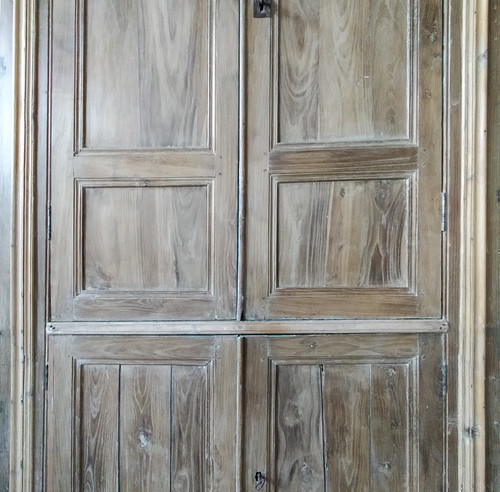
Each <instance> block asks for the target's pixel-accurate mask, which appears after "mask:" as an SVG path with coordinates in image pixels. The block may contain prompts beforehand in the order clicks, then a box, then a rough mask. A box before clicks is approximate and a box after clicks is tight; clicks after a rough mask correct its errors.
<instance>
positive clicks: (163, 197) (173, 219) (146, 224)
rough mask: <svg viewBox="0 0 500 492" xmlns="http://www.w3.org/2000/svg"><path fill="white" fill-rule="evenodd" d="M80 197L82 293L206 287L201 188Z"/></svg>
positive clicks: (122, 190) (99, 191)
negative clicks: (81, 201) (89, 291)
mask: <svg viewBox="0 0 500 492" xmlns="http://www.w3.org/2000/svg"><path fill="white" fill-rule="evenodd" d="M83 194H84V195H83V203H84V205H83V210H82V214H83V226H82V229H83V230H82V236H83V238H82V242H83V247H82V248H83V252H82V256H83V265H82V269H83V272H82V277H83V278H82V284H83V285H82V287H83V289H84V290H92V289H97V290H129V291H134V290H136V291H144V290H157V291H158V290H159V291H161V290H164V291H186V290H195V291H196V290H198V291H206V290H207V289H208V288H209V257H210V243H209V238H210V232H209V230H208V227H209V214H210V210H209V209H208V207H209V190H208V189H207V187H206V186H165V187H159V186H154V185H153V187H149V186H147V187H139V188H133V187H128V188H127V187H119V188H112V187H107V188H106V187H102V188H86V189H84V191H83ZM187 224H189V227H186V225H187Z"/></svg>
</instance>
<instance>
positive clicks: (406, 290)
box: [267, 169, 418, 298]
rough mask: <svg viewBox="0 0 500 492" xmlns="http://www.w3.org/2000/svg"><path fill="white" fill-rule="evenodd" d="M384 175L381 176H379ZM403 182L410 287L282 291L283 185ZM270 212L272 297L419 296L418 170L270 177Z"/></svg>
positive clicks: (270, 283)
mask: <svg viewBox="0 0 500 492" xmlns="http://www.w3.org/2000/svg"><path fill="white" fill-rule="evenodd" d="M379 173H380V174H379ZM382 179H387V180H401V181H406V183H407V189H406V194H407V212H406V215H407V221H408V225H407V235H408V272H407V275H408V284H407V286H406V287H382V288H380V287H375V286H374V287H370V286H368V287H360V288H353V287H332V288H280V287H279V286H278V238H277V234H278V217H277V215H278V186H279V185H280V184H282V183H313V182H319V181H321V182H325V181H371V180H382ZM269 180H270V186H269V194H270V197H269V203H270V204H271V208H270V211H269V224H270V229H269V230H270V244H269V263H270V268H269V278H268V292H267V295H268V298H273V297H274V298H278V297H279V296H280V295H283V294H285V295H288V296H292V297H293V296H295V297H307V296H312V297H315V298H318V297H319V298H325V297H337V296H342V295H346V294H349V295H360V296H361V295H362V296H367V295H368V296H370V297H378V296H380V297H381V296H387V295H390V296H398V295H400V296H407V297H408V296H410V297H416V296H417V275H416V271H417V254H418V251H417V236H418V231H417V228H416V227H414V225H415V224H417V196H418V189H417V181H418V178H417V171H402V172H399V173H394V174H393V175H390V176H387V175H386V173H385V172H384V171H383V170H380V171H378V172H373V173H362V172H360V175H359V176H358V175H355V176H354V178H353V175H352V174H350V173H346V172H345V171H344V172H342V173H334V174H325V173H321V174H320V173H318V170H317V169H315V173H311V174H307V175H303V174H298V173H297V174H274V173H270V174H269Z"/></svg>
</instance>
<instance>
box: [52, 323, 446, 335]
mask: <svg viewBox="0 0 500 492" xmlns="http://www.w3.org/2000/svg"><path fill="white" fill-rule="evenodd" d="M449 328H450V327H449V324H448V322H447V321H446V320H445V319H389V320H358V319H354V320H353V319H349V320H306V321H302V320H283V321H199V322H194V321H185V322H183V321H180V322H179V321H165V322H159V321H151V322H148V321H138V322H133V321H130V322H129V321H127V322H113V321H95V322H51V323H48V324H47V326H46V332H47V334H48V335H130V336H143V335H150V336H154V335H287V336H288V335H314V334H320V335H321V334H325V335H326V334H345V335H349V334H363V333H370V334H371V333H380V334H389V335H390V334H401V335H404V334H411V333H447V332H448V330H449ZM139 331H140V333H141V335H137V333H138V332H139Z"/></svg>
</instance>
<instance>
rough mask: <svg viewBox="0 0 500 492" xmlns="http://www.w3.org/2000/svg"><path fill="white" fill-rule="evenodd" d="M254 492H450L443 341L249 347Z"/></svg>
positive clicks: (309, 341)
mask: <svg viewBox="0 0 500 492" xmlns="http://www.w3.org/2000/svg"><path fill="white" fill-rule="evenodd" d="M245 360H246V366H245V371H246V373H245V374H246V376H245V387H244V403H245V404H244V408H245V424H244V435H245V438H246V441H247V442H248V446H247V447H246V459H245V460H244V467H245V472H244V480H245V488H244V490H251V485H250V484H251V483H252V479H254V477H255V474H256V473H257V472H261V473H262V474H263V475H264V476H265V477H266V484H267V489H266V490H272V491H274V490H322V491H323V490H329V491H330V490H331V491H334V490H335V491H337V490H338V491H340V490H342V491H344V490H352V491H360V490H366V491H378V490H380V491H382V490H408V491H417V490H440V489H442V488H444V487H445V481H444V467H445V462H444V455H445V451H444V449H443V446H442V443H443V432H444V428H445V427H444V426H445V423H444V386H443V376H442V373H441V367H442V360H443V341H442V337H441V336H439V335H400V336H388V335H379V336H377V337H375V336H368V335H358V336H326V337H321V336H318V337H313V336H309V337H295V338H264V337H256V338H249V339H247V340H246V341H245Z"/></svg>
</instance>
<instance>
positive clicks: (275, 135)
mask: <svg viewBox="0 0 500 492" xmlns="http://www.w3.org/2000/svg"><path fill="white" fill-rule="evenodd" d="M406 1H407V4H408V18H407V27H408V32H407V43H406V45H407V46H406V51H407V56H408V61H409V64H410V66H409V69H408V80H407V91H408V115H407V116H408V121H407V124H408V136H407V137H406V138H400V139H387V140H384V139H371V140H360V141H356V139H348V138H346V139H338V140H335V141H332V142H311V143H309V142H304V143H294V142H279V123H278V118H279V108H278V101H279V97H278V96H277V94H278V91H279V68H278V67H279V64H278V63H273V60H278V59H279V52H278V50H279V19H280V16H279V15H272V17H271V35H270V38H271V43H270V50H269V51H270V53H269V59H270V60H271V63H270V65H271V77H270V86H271V87H270V90H269V94H270V105H269V107H270V116H269V129H270V132H269V133H270V139H269V150H270V151H271V152H272V151H274V150H278V149H280V148H284V149H286V150H288V149H290V150H291V151H292V152H293V147H295V151H297V150H299V149H314V148H315V147H329V148H332V149H334V148H336V147H339V146H340V147H346V146H352V147H355V146H356V147H357V146H359V145H362V146H364V145H367V146H368V145H371V146H384V145H395V144H398V145H405V144H406V145H408V146H410V145H411V146H418V126H419V102H418V99H419V97H418V94H419V93H418V86H419V63H418V61H419V57H420V50H419V46H420V43H419V33H420V16H419V12H420V2H421V0H406ZM414 48H416V49H414Z"/></svg>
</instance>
